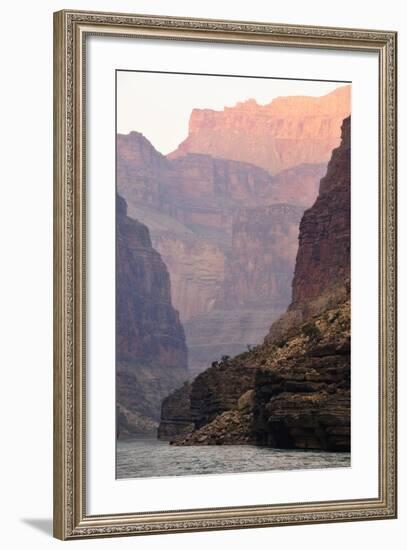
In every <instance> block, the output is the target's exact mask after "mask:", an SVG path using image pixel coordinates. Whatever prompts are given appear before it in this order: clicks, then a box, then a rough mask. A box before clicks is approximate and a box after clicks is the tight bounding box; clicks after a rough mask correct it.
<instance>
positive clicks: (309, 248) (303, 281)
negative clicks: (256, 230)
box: [267, 117, 351, 341]
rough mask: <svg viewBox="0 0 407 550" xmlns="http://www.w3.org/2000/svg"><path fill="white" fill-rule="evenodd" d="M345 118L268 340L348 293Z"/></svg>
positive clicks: (303, 228)
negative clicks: (287, 299) (288, 296)
mask: <svg viewBox="0 0 407 550" xmlns="http://www.w3.org/2000/svg"><path fill="white" fill-rule="evenodd" d="M350 230H351V228H350V118H349V117H348V118H347V119H345V120H344V122H343V125H342V141H341V145H340V147H338V148H337V149H335V150H334V151H333V153H332V158H331V160H330V162H329V164H328V169H327V173H326V176H325V177H324V178H322V180H321V184H320V190H319V195H318V198H317V200H316V201H315V204H314V205H313V206H312V207H311V208H309V209H308V210H306V212H305V213H304V216H303V218H302V220H301V224H300V238H299V249H298V255H297V259H296V266H295V274H294V278H293V283H292V302H291V304H290V307H289V308H288V311H287V313H286V314H284V315H283V316H282V318H281V319H279V320H278V322H276V323H275V324H274V325H273V326H272V327H271V330H270V333H269V335H268V337H267V338H268V339H269V341H273V339H278V338H279V337H280V336H281V334H283V333H285V332H287V330H288V329H289V328H290V327H291V326H293V325H295V324H298V323H302V322H303V321H304V320H305V319H306V318H307V317H308V316H310V315H313V314H316V313H318V312H320V311H323V310H324V309H326V308H327V307H332V306H333V305H334V304H336V303H339V302H341V301H343V300H344V299H346V298H347V297H348V296H349V293H350V288H349V285H350Z"/></svg>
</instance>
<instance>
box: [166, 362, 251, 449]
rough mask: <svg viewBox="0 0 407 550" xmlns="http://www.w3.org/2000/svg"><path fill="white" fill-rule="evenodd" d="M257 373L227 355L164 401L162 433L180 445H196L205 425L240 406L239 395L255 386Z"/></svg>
mask: <svg viewBox="0 0 407 550" xmlns="http://www.w3.org/2000/svg"><path fill="white" fill-rule="evenodd" d="M255 374H256V370H255V368H250V366H249V365H248V364H243V363H242V364H241V363H240V362H239V360H238V358H236V359H235V360H234V361H233V362H231V361H229V359H228V358H227V357H225V358H224V360H223V361H220V362H215V363H213V365H212V366H211V367H210V368H209V369H207V370H206V371H205V372H202V373H201V374H199V375H198V376H197V377H196V378H195V379H194V380H193V381H192V382H191V384H185V385H184V386H183V387H182V388H180V389H179V390H177V391H175V392H174V393H173V394H171V395H170V396H168V397H167V398H166V399H165V400H164V401H163V406H162V411H161V423H160V426H159V430H158V436H159V437H160V438H161V439H167V440H169V441H170V442H176V443H177V444H193V442H194V441H196V440H197V438H196V434H197V433H198V431H199V430H200V429H201V428H203V427H205V426H207V425H209V424H210V423H211V422H212V421H215V420H216V419H217V418H218V416H219V415H221V414H223V413H224V412H226V411H233V410H234V409H235V408H236V407H237V403H238V400H239V397H240V396H241V395H242V394H243V393H245V392H246V391H248V390H249V389H250V388H251V387H253V384H254V377H255ZM199 438H200V436H198V439H199ZM204 442H206V440H203V439H202V441H199V442H198V443H204Z"/></svg>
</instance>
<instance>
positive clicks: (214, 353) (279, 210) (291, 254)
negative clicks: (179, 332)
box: [184, 204, 303, 376]
mask: <svg viewBox="0 0 407 550" xmlns="http://www.w3.org/2000/svg"><path fill="white" fill-rule="evenodd" d="M302 213H303V208H301V207H298V206H291V205H287V204H275V205H272V206H262V207H257V208H244V209H241V210H240V211H239V213H238V214H236V216H235V219H234V223H233V228H232V243H231V248H230V251H229V253H228V254H227V255H226V259H225V268H224V280H223V284H222V286H221V287H220V289H219V292H218V295H217V298H216V301H215V303H214V305H213V308H212V309H211V310H210V311H208V312H207V313H204V314H200V315H196V316H195V317H193V318H192V319H190V320H187V321H186V322H185V323H184V328H185V333H186V337H187V342H188V350H189V366H190V372H191V375H192V376H193V375H195V374H198V373H199V372H201V371H202V370H204V369H205V368H207V366H208V365H210V364H211V363H212V362H213V361H215V360H218V359H220V357H221V356H222V355H230V356H234V355H237V354H238V353H241V352H242V351H244V350H245V349H246V348H247V347H250V346H254V345H257V344H259V343H261V342H262V341H263V339H264V336H265V335H266V334H267V332H268V330H269V327H270V325H271V323H272V322H273V321H274V320H275V319H276V318H277V317H278V316H279V315H280V314H281V313H282V312H283V311H285V309H286V308H287V306H288V304H289V303H290V298H291V288H290V286H291V285H290V281H291V280H292V277H293V271H294V264H295V257H296V254H297V248H298V226H299V222H300V219H301V216H302Z"/></svg>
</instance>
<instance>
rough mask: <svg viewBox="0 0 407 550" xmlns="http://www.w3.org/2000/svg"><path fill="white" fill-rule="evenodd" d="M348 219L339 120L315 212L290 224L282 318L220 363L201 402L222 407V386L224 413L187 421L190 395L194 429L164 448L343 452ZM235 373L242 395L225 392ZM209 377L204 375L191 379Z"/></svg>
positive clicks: (346, 436)
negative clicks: (294, 247)
mask: <svg viewBox="0 0 407 550" xmlns="http://www.w3.org/2000/svg"><path fill="white" fill-rule="evenodd" d="M349 214H350V119H349V118H348V119H346V120H345V121H344V122H343V125H342V140H341V145H340V146H339V147H338V148H337V149H336V150H335V151H334V152H333V154H332V158H331V161H330V162H329V165H328V170H327V174H326V177H325V178H324V179H323V180H322V182H321V188H320V193H319V196H318V198H317V200H316V202H315V205H314V206H313V207H312V208H310V209H309V210H308V211H306V212H305V214H304V216H303V218H302V221H301V224H300V237H299V250H298V254H297V260H296V267H295V275H294V282H293V300H292V303H291V305H290V306H289V308H288V312H287V314H285V315H283V317H282V319H280V320H279V321H277V322H276V323H275V324H274V325H273V327H272V328H271V330H270V334H269V335H268V337H267V338H266V339H265V342H264V343H263V344H261V345H259V346H256V347H254V348H253V349H250V350H249V351H247V352H246V353H243V354H241V355H239V356H237V357H235V358H233V359H229V360H228V361H227V362H226V365H227V369H228V370H227V371H226V375H225V380H224V383H223V384H219V385H216V384H215V385H213V386H212V387H213V390H212V394H211V398H210V402H211V403H222V402H223V394H224V392H225V388H227V390H226V391H227V392H228V393H229V394H230V392H231V391H234V390H237V391H236V392H235V396H234V399H233V400H232V401H231V403H232V406H229V407H225V406H221V407H218V409H217V410H218V412H217V414H216V415H215V416H214V415H213V414H201V415H200V416H199V418H200V419H201V421H200V422H197V421H196V419H197V416H196V413H195V411H194V407H193V406H192V393H191V406H190V418H191V420H193V421H194V425H195V430H193V431H192V432H191V433H188V434H186V435H184V436H178V437H176V438H175V439H174V440H173V442H174V444H178V445H196V444H222V443H228V444H231V443H233V442H235V443H241V442H253V441H255V442H256V443H257V444H259V445H269V446H273V447H280V448H298V449H323V450H328V451H349V450H350V329H351V327H350V287H349V275H350V247H349V245H350V216H349ZM276 327H277V330H276ZM235 369H239V372H240V373H241V374H240V376H242V377H243V373H244V372H245V371H247V372H248V373H250V376H252V377H253V379H252V381H251V382H250V383H249V385H247V386H245V388H244V389H243V388H241V387H240V386H239V385H237V386H236V387H235V385H236V384H237V383H236V377H235V376H234V372H235ZM210 373H211V369H208V371H205V372H203V373H202V374H201V375H200V376H199V377H198V378H197V379H196V380H198V379H199V378H201V379H205V376H209V377H210V376H211V374H210ZM228 373H231V374H230V377H229V378H228ZM194 384H195V381H194V382H192V388H194ZM239 392H240V397H237V393H239ZM204 396H205V394H204V393H202V394H201V396H200V397H201V399H202V400H203V401H202V402H205V399H204ZM207 402H208V401H207ZM208 410H211V409H206V411H208ZM228 423H229V424H230V430H229V429H228V427H227V426H228Z"/></svg>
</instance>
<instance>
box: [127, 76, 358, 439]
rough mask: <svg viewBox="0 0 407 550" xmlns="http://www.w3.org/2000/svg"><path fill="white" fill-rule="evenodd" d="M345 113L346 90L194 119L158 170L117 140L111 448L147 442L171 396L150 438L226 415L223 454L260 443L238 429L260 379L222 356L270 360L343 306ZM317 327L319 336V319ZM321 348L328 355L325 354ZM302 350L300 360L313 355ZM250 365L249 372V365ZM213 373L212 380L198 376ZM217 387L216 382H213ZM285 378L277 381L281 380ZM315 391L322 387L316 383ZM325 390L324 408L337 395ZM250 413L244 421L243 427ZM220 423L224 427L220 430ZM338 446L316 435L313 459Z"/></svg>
mask: <svg viewBox="0 0 407 550" xmlns="http://www.w3.org/2000/svg"><path fill="white" fill-rule="evenodd" d="M349 114H350V86H343V87H339V88H338V89H336V90H335V91H333V92H331V93H329V94H327V95H326V96H322V97H302V96H292V97H281V98H277V99H275V100H273V101H272V102H271V103H270V104H268V105H258V104H257V102H256V101H255V100H248V101H245V102H242V103H238V104H237V105H236V106H235V107H225V109H224V110H223V111H214V110H210V109H203V110H198V109H195V110H193V111H192V113H191V117H190V123H189V135H188V137H187V138H186V140H184V141H183V142H182V143H181V144H180V145H179V147H178V148H177V149H176V150H175V151H174V152H172V153H171V154H169V155H167V156H164V155H162V154H161V153H159V152H158V151H157V150H156V149H155V148H154V146H153V144H151V143H150V142H149V141H148V140H147V139H146V138H145V137H144V136H143V135H142V134H141V133H139V132H137V131H133V132H130V133H129V134H127V135H122V134H118V135H117V192H118V194H119V197H118V199H117V200H118V205H117V236H118V245H117V293H116V302H117V305H116V308H117V314H116V317H117V320H116V321H117V328H116V331H117V336H116V342H117V344H116V346H117V350H116V355H117V384H118V425H119V431H120V433H121V434H124V435H125V434H135V433H148V432H151V431H152V430H153V429H154V428H155V427H156V426H157V425H158V423H159V421H160V408H161V402H162V400H163V399H164V398H166V397H167V396H168V395H169V394H171V392H173V391H174V390H176V393H174V394H172V395H170V397H168V399H165V401H164V405H163V410H162V414H163V416H162V418H161V424H160V435H161V437H164V438H168V439H171V438H172V437H179V436H180V435H181V434H182V433H188V434H194V433H195V431H196V430H200V429H203V427H204V426H205V425H209V424H210V423H211V422H212V421H215V419H216V418H217V417H218V416H219V414H224V413H225V414H226V413H228V414H229V417H227V421H228V422H229V423H231V424H232V425H235V426H236V430H237V432H238V437H235V438H234V437H233V436H230V438H231V439H230V442H233V441H237V440H239V438H240V439H241V440H242V441H249V440H250V441H255V440H256V441H260V440H262V441H263V442H264V441H266V440H267V437H268V436H264V437H263V436H262V435H261V433H262V432H261V428H258V429H257V428H256V430H257V431H256V430H255V431H253V430H251V429H250V430H249V428H248V426H249V424H250V423H252V421H253V415H254V413H253V406H254V405H253V403H254V397H253V395H254V393H253V392H254V391H255V390H254V388H255V380H258V378H259V377H260V378H261V377H262V376H263V378H265V379H267V376H269V375H268V371H267V372H266V371H265V370H264V369H263V371H264V372H263V371H262V373H261V374H259V373H258V369H257V367H256V369H247V365H246V360H244V361H243V363H244V365H243V366H242V360H241V359H238V358H236V360H233V361H234V362H233V361H232V362H230V360H229V359H228V358H227V356H230V357H234V356H237V355H238V354H241V353H242V352H245V351H246V352H247V353H249V354H250V353H254V352H252V351H250V350H252V348H256V349H257V348H258V346H259V345H263V346H269V347H270V346H272V345H275V344H273V342H275V341H280V340H281V339H285V338H286V336H285V335H286V332H287V330H288V329H290V330H293V327H294V326H297V325H298V326H299V325H300V324H301V323H303V322H305V321H306V320H307V319H308V318H311V317H312V315H318V314H321V315H322V312H323V311H325V310H326V309H327V308H328V306H329V307H333V306H335V307H337V305H338V304H339V303H341V304H343V302H344V301H345V302H346V300H347V299H348V290H346V288H347V287H346V285H345V286H344V285H343V281H344V280H345V279H349V274H348V269H349V263H348V252H349V251H348V249H347V248H346V247H347V246H348V247H349V239H350V233H349V231H350V227H349V220H348V218H347V208H348V202H349V199H348V196H347V195H346V193H347V192H348V191H347V187H349V175H348V172H347V169H348V168H347V165H346V162H347V160H346V159H347V158H348V157H349V158H350V153H349V150H350V149H349V148H350V141H349V140H350V138H349V122H348V123H347V126H346V125H345V126H344V127H343V129H342V142H341V127H342V124H343V120H344V119H346V117H348V116H349ZM346 140H348V141H346ZM346 143H348V145H349V146H348V147H347V146H346ZM340 144H341V147H340V148H339V149H336V151H337V153H336V156H335V154H334V156H333V157H332V151H333V150H334V149H335V148H338V146H339V145H340ZM338 151H339V152H338ZM344 151H345V152H344ZM341 152H342V153H341ZM341 154H342V157H341V156H340V155H341ZM331 157H332V159H331ZM341 158H342V160H340V159H341ZM330 159H331V160H330ZM328 161H330V164H329V168H328V174H327V166H328ZM324 176H325V178H324ZM320 182H321V186H320ZM335 203H336V205H337V210H338V212H337V215H336V216H335V212H334V204H335ZM341 204H343V208H342V207H341ZM304 212H305V214H304ZM327 220H329V221H328V222H327ZM327 224H328V225H327ZM317 234H318V236H316V235H317ZM326 235H329V239H328V240H326V239H325V236H326ZM299 237H300V240H299ZM324 239H325V240H324ZM316 240H318V246H317V248H316V245H315V241H316ZM299 242H300V250H299V249H298V243H299ZM315 258H319V260H318V262H317V263H318V266H317V265H316V263H315ZM296 259H297V263H296ZM338 266H339V267H338ZM338 270H339V271H338ZM293 277H294V281H293ZM292 284H293V286H292ZM334 295H335V300H333V296H334ZM306 304H308V305H307V307H305V305H306ZM321 304H324V307H322V306H321ZM338 307H339V306H338ZM287 308H288V310H287ZM341 308H342V309H341ZM305 309H306V310H307V313H306V314H304V311H305ZM335 311H336V310H335ZM338 311H339V313H338V316H337V319H339V320H340V322H343V323H346V320H344V319H345V318H346V311H347V310H346V305H341V306H340V308H339V310H338ZM277 319H278V321H277ZM276 321H277V322H276ZM319 322H320V324H321V326H323V327H325V326H328V324H327V323H328V321H326V319H325V318H322V317H321V320H320V321H319ZM338 322H339V321H338ZM296 323H297V324H296ZM324 323H325V324H324ZM335 326H336V325H335V322H334V324H333V325H332V327H331V328H330V330H331V329H332V330H331V332H333V333H335V336H332V335H331V336H332V337H331V340H335V338H336V335H337V333H336V332H335ZM270 327H271V330H270ZM298 330H299V329H298ZM310 330H311V329H310ZM328 332H329V331H326V333H327V334H328ZM301 334H302V333H301ZM266 335H268V336H267V338H266V343H265V344H262V342H263V340H264V338H265V337H266ZM293 337H294V336H293ZM298 338H300V337H299V336H298V335H297V340H298ZM302 338H303V340H304V339H306V336H304V337H302ZM328 339H329V338H328ZM331 340H329V343H328V344H327V345H331V346H332V345H333V344H332V343H331ZM301 342H302V343H301V345H302V346H304V345H305V347H306V348H307V350H308V348H310V347H312V346H313V343H312V342H311V343H310V342H308V341H307V342H308V343H304V341H301ZM297 344H298V341H297ZM298 345H299V344H298ZM335 345H336V340H335ZM340 345H342V344H340ZM344 345H345V344H344ZM307 346H308V347H307ZM338 346H339V344H338ZM345 348H346V346H345ZM345 348H343V349H345ZM267 349H269V348H267ZM273 349H274V348H273ZM279 349H280V348H279ZM336 349H337V348H335V350H336ZM338 349H339V348H338ZM341 349H342V348H341ZM247 350H249V351H247ZM297 351H298V350H297ZM258 353H260V352H258ZM262 353H263V352H262ZM264 353H265V352H264ZM264 353H263V355H262V359H264ZM292 353H296V351H295V349H294V348H293V350H292ZM310 353H311V352H310ZM335 353H337V352H336V351H335ZM341 353H342V352H338V354H339V355H340V354H341ZM279 354H280V355H281V353H280V351H279ZM339 355H338V357H339ZM345 355H346V354H345ZM222 356H223V360H222ZM253 357H254V356H253ZM253 357H251V356H250V357H249V361H248V362H249V363H254V364H256V365H257V364H258V360H257V359H258V358H257V359H254V358H253ZM301 357H302V356H301ZM321 357H322V356H321ZM341 357H342V356H341ZM276 360H277V359H276ZM338 361H339V363H341V361H340V360H339V359H338ZM344 361H345V363H346V359H345V360H344ZM214 362H217V366H212V367H211V364H212V363H214ZM339 363H338V364H339ZM219 365H220V366H219ZM341 365H342V363H341ZM229 367H231V368H229ZM304 368H305V367H304ZM338 368H339V367H338ZM207 369H209V370H207ZM276 369H277V370H278V368H277V367H276ZM344 369H345V370H346V366H345V367H344ZM277 370H275V372H277ZM317 370H318V369H317ZM204 371H205V372H204ZM213 372H216V373H217V374H216V376H215V377H214V378H213V376H212V374H211V373H213ZM284 372H285V371H284ZM318 372H319V371H318ZM200 373H203V374H200ZM222 373H223V374H222ZM198 375H199V376H198ZM218 376H224V377H225V379H224V380H223V381H222V382H219V380H218V378H216V377H218ZM273 376H274V375H273ZM281 376H283V375H281ZM284 376H285V374H284ZM284 376H283V378H284ZM291 376H292V373H291V371H290V372H289V373H288V374H287V376H286V378H284V380H286V379H287V380H291V378H290V377H291ZM316 376H317V375H316ZM318 376H319V375H318ZM332 376H333V380H334V379H335V376H334V375H332ZM208 377H209V378H208ZM187 379H190V380H193V381H192V383H190V382H186V381H187ZM208 380H209V382H208ZM214 380H215V381H214ZM284 380H283V382H282V384H283V383H286V382H284ZM184 382H185V384H184V385H182V384H183V383H184ZM208 383H209V386H207V384H208ZM324 383H326V384H328V382H324ZM334 383H335V381H333V382H332V384H334ZM202 384H203V385H202ZM205 384H206V385H205ZM287 384H292V382H290V381H289V382H287ZM315 384H317V386H315V388H320V386H318V384H319V379H318V380H316V381H315ZM226 386H227V387H228V388H229V390H230V392H231V395H226V396H225V395H223V394H222V395H220V394H219V391H217V390H216V388H218V387H222V388H224V387H226ZM208 387H209V388H210V389H209V390H208ZM290 387H291V386H290ZM202 388H204V389H202ZM205 388H206V389H205ZM211 388H212V389H211ZM213 388H215V390H213ZM334 389H335V391H332V394H334V393H335V395H336V394H337V395H339V394H338V392H337V391H336V388H334V387H332V390H334ZM208 391H209V394H210V396H212V397H208V395H209V394H208V393H207V392H208ZM256 391H257V390H256ZM307 391H309V390H307ZM315 391H317V390H315ZM338 391H339V389H338ZM341 391H342V390H341ZM344 391H345V390H344ZM346 391H347V390H346ZM205 392H206V393H205ZM247 392H252V393H247ZM339 393H340V392H339ZM345 393H346V392H345ZM232 394H233V395H232ZM243 394H246V397H245V399H244V400H243V401H241V402H240V405H239V407H240V408H238V407H237V403H238V401H239V399H240V398H241V396H242V395H243ZM337 395H336V397H337ZM340 395H342V394H340ZM344 395H345V394H344ZM205 396H206V397H205ZM213 396H215V397H213ZM268 397H269V396H268ZM347 397H348V394H346V396H345V397H344V401H346V399H347ZM212 398H213V399H214V400H215V402H216V403H217V405H216V406H215V409H213V407H212V405H210V406H209V409H208V410H209V412H208V411H206V412H203V413H202V414H203V415H204V417H201V416H199V415H201V412H200V413H199V414H198V413H197V412H196V411H197V407H198V405H197V402H198V401H197V400H200V402H201V403H206V404H207V403H208V402H211V400H212ZM208 399H209V401H208ZM266 401H267V399H266ZM322 401H323V400H322ZM322 401H321V404H322ZM324 402H325V401H324ZM333 402H334V403H335V404H336V402H337V400H336V398H335V397H334V398H333ZM222 403H223V404H222ZM256 403H257V404H258V403H260V401H259V400H258V399H257V400H256ZM267 403H268V401H267ZM325 403H328V402H325ZM256 406H257V405H256ZM327 406H328V405H327ZM335 406H336V405H334V406H333V407H334V408H335ZM344 406H345V408H346V404H345V405H344ZM191 407H192V409H191ZM199 407H202V405H199ZM211 407H212V408H211ZM281 407H283V408H284V407H288V405H287V404H286V403H282V404H281ZM212 409H213V410H212ZM191 410H192V411H193V412H192V413H191ZM279 410H280V409H279ZM236 411H237V412H236ZM239 411H240V412H239ZM241 411H246V412H247V411H249V412H248V413H247V415H246V416H245V415H244V414H243V415H242V414H240V413H241ZM215 412H216V414H215ZM280 412H281V411H280ZM197 414H198V416H197ZM261 414H263V413H261ZM261 414H260V413H259V411H257V412H256V415H257V416H256V418H260V417H261ZM338 414H339V413H338ZM239 415H240V416H239ZM280 416H281V415H280ZM337 416H338V415H337ZM344 416H346V413H344ZM197 418H199V419H198V420H197ZM202 418H204V420H202ZM261 418H262V420H261V422H263V423H264V422H265V423H266V424H267V422H268V420H267V419H264V418H263V417H261ZM218 422H220V426H222V422H223V420H222V419H221V418H218ZM261 422H260V420H259V424H258V426H260V425H261ZM338 422H339V421H338ZM344 424H346V422H345V421H344ZM242 426H246V428H244V427H243V428H242ZM250 426H251V424H250ZM212 428H213V427H212ZM212 428H211V430H212V431H211V434H214V433H215V432H216V430H213V429H212ZM218 428H219V427H218ZM219 429H221V427H220V428H219ZM281 429H282V428H281ZM338 429H339V428H338ZM245 430H246V431H245ZM282 430H283V429H282ZM232 431H233V430H232ZM340 431H341V430H339V432H340ZM266 432H267V430H266ZM283 432H284V430H283ZM339 432H338V433H339ZM345 432H346V430H345ZM345 432H344V433H345ZM284 433H285V432H284ZM242 434H243V435H242ZM201 435H202V434H201ZM201 435H199V436H195V435H189V436H188V437H190V440H188V439H185V440H183V443H185V444H187V443H188V441H189V443H191V442H192V443H194V444H195V443H196V441H197V438H199V437H201ZM342 435H343V434H342ZM342 435H337V436H333V435H332V436H330V438H329V437H328V436H327V435H326V434H325V436H324V437H325V439H324V442H325V443H321V442H319V443H318V445H319V447H322V448H332V449H341V448H344V447H346V444H344V443H343V441H344V438H345V439H346V434H345V435H343V437H342ZM211 437H212V436H211ZM213 437H214V438H215V439H216V437H218V436H213ZM262 437H263V439H262ZM284 437H285V436H284ZM284 437H283V436H282V438H283V439H284ZM287 437H288V436H287ZM301 437H302V439H301ZM301 437H299V438H297V439H298V441H300V443H299V446H301V441H306V443H304V444H303V446H306V445H308V444H309V442H310V441H311V439H312V437H314V435H312V436H311V435H310V436H309V438H308V439H307V438H306V437H305V436H301ZM194 438H195V439H194ZM341 438H342V439H341ZM215 439H214V440H215ZM280 439H281V438H280ZM295 439H296V438H295V437H294V436H292V437H291V440H290V441H294V440H295ZM314 439H315V437H314ZM267 441H268V440H267ZM284 441H285V443H287V441H286V440H284ZM327 441H329V442H328V443H326V442H327ZM179 442H180V443H181V440H179ZM268 442H269V441H268ZM314 444H315V442H314ZM318 445H317V448H318ZM308 446H309V445H308Z"/></svg>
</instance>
